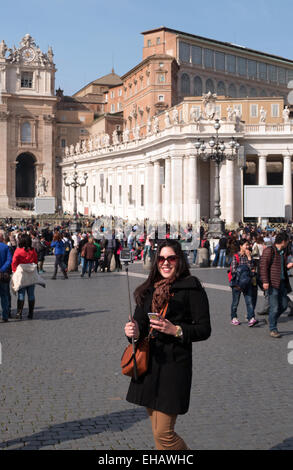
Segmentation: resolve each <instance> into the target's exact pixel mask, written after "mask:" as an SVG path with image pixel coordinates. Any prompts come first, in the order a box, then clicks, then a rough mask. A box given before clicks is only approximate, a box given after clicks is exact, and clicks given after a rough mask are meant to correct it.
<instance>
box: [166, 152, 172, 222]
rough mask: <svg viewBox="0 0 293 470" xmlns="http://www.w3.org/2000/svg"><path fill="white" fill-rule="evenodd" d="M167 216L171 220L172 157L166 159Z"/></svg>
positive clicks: (168, 220)
mask: <svg viewBox="0 0 293 470" xmlns="http://www.w3.org/2000/svg"><path fill="white" fill-rule="evenodd" d="M164 215H165V218H166V221H167V222H170V217H171V159H170V157H167V158H166V159H165V214H164Z"/></svg>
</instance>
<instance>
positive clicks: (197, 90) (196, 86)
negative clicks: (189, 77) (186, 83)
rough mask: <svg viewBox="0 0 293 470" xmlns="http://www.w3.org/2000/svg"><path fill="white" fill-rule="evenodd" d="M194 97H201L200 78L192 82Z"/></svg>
mask: <svg viewBox="0 0 293 470" xmlns="http://www.w3.org/2000/svg"><path fill="white" fill-rule="evenodd" d="M193 84H194V96H202V80H201V78H200V77H195V79H194V81H193Z"/></svg>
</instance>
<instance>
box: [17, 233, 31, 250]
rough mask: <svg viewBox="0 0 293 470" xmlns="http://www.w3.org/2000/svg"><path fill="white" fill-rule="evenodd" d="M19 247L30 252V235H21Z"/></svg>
mask: <svg viewBox="0 0 293 470" xmlns="http://www.w3.org/2000/svg"><path fill="white" fill-rule="evenodd" d="M18 247H19V248H24V249H25V251H29V250H31V249H32V239H31V237H30V235H27V234H26V233H24V234H22V235H20V237H18Z"/></svg>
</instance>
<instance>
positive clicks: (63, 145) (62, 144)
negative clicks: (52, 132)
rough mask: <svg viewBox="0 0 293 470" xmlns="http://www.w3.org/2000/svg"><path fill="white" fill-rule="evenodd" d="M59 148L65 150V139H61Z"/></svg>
mask: <svg viewBox="0 0 293 470" xmlns="http://www.w3.org/2000/svg"><path fill="white" fill-rule="evenodd" d="M61 147H62V148H63V149H65V147H66V140H65V139H61Z"/></svg>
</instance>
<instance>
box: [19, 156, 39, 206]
mask: <svg viewBox="0 0 293 470" xmlns="http://www.w3.org/2000/svg"><path fill="white" fill-rule="evenodd" d="M16 162H17V165H16V170H15V196H16V204H17V205H19V206H26V205H28V206H30V205H31V204H32V203H33V199H34V197H35V196H36V169H35V162H36V158H35V156H34V155H32V154H31V153H28V152H25V153H21V154H20V155H19V156H18V157H17V159H16Z"/></svg>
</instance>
